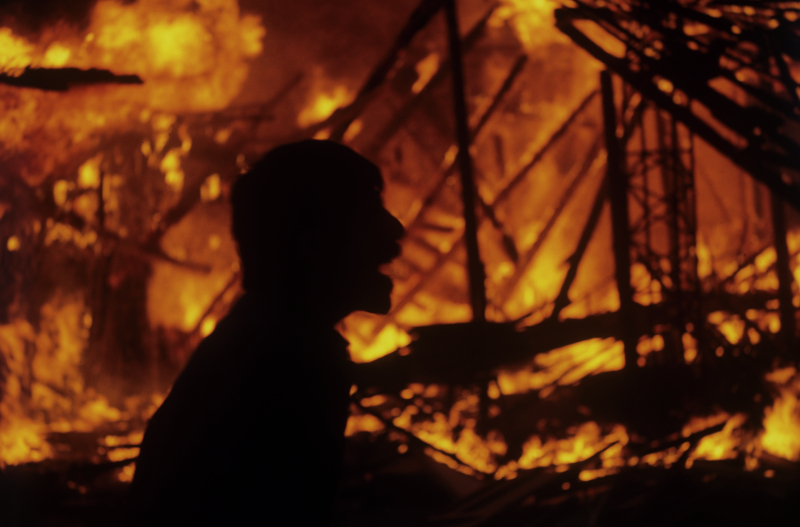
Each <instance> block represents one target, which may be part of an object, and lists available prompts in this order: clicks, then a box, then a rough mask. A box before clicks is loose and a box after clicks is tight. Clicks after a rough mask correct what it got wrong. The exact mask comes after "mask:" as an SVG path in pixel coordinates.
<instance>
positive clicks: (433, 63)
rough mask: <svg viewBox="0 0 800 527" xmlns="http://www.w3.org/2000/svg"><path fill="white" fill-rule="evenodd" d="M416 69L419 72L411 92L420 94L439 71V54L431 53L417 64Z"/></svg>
mask: <svg viewBox="0 0 800 527" xmlns="http://www.w3.org/2000/svg"><path fill="white" fill-rule="evenodd" d="M415 69H416V70H417V80H416V81H415V82H414V85H413V86H411V92H412V93H419V92H421V91H422V89H423V88H424V87H425V86H426V85H427V84H428V82H430V80H431V79H432V78H433V76H434V75H435V74H436V72H437V71H438V70H439V54H438V53H430V54H429V55H428V56H427V57H425V58H424V59H422V60H421V61H419V62H418V63H417V65H416V68H415Z"/></svg>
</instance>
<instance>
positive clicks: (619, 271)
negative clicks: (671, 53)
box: [600, 70, 638, 368]
mask: <svg viewBox="0 0 800 527" xmlns="http://www.w3.org/2000/svg"><path fill="white" fill-rule="evenodd" d="M600 84H601V86H602V90H603V123H604V128H605V141H606V153H607V159H606V168H607V173H606V174H607V175H606V177H607V181H608V186H609V192H608V193H609V198H610V201H611V224H612V232H613V240H612V241H613V247H614V276H615V278H616V280H617V290H618V291H619V306H620V307H619V312H620V319H621V320H620V323H621V333H622V342H623V343H624V345H625V367H626V368H634V367H635V366H636V361H637V359H638V357H637V353H636V338H635V336H634V333H633V328H632V326H631V315H632V313H633V288H632V287H631V253H630V246H631V244H630V227H629V219H628V218H629V215H628V178H627V177H626V175H625V172H624V170H625V169H624V167H623V163H624V161H623V159H622V152H623V151H624V149H623V147H622V146H621V145H620V144H619V140H618V138H617V111H616V108H615V106H614V87H613V84H612V79H611V74H610V73H609V72H608V71H607V70H606V71H603V72H601V73H600Z"/></svg>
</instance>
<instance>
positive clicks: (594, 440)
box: [495, 421, 628, 481]
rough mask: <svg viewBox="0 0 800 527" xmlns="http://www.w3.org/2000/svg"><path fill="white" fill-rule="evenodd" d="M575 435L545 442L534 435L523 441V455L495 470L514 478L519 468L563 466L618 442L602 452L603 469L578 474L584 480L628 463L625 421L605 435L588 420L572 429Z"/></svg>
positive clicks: (496, 474)
mask: <svg viewBox="0 0 800 527" xmlns="http://www.w3.org/2000/svg"><path fill="white" fill-rule="evenodd" d="M570 433H572V434H573V435H572V436H571V437H567V438H565V439H555V438H550V439H548V440H547V441H546V442H544V443H543V442H542V439H541V438H540V437H539V436H532V437H531V438H530V439H529V440H528V441H527V442H526V443H525V444H524V445H523V447H522V448H523V452H522V456H521V457H520V458H519V460H517V461H512V462H510V463H508V464H506V465H504V466H503V467H500V468H499V469H498V470H497V472H496V473H495V478H496V479H503V478H507V479H513V478H514V477H515V476H516V472H517V471H518V470H519V469H520V468H522V469H532V468H536V467H548V466H555V467H556V470H563V468H566V465H569V464H572V463H577V462H579V461H583V460H584V459H587V458H590V457H592V456H593V455H595V454H596V453H597V452H599V451H600V450H603V449H604V448H606V447H608V446H609V445H612V444H614V443H616V445H614V446H612V447H611V448H609V449H608V450H606V451H605V452H603V454H601V459H602V469H599V470H592V471H589V470H587V471H582V472H581V474H580V475H579V477H580V479H582V480H583V481H588V480H590V479H594V478H596V477H600V476H603V475H606V474H611V473H613V472H615V471H616V470H618V469H619V468H620V467H622V466H624V465H625V460H624V459H623V457H622V450H623V447H624V446H625V445H627V444H628V433H627V431H626V430H625V427H624V426H622V425H615V426H614V427H613V428H612V430H611V432H610V433H609V434H606V435H603V433H602V431H601V429H600V426H599V425H598V424H597V423H595V422H594V421H589V422H587V423H584V424H582V425H580V426H578V427H575V428H573V429H571V431H570Z"/></svg>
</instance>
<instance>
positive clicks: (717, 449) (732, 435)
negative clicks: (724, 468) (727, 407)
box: [683, 413, 747, 467]
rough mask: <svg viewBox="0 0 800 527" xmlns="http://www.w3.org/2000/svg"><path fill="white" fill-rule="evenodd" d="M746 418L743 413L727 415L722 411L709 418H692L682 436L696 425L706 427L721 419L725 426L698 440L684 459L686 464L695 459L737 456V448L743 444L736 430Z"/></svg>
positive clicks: (741, 437) (686, 434)
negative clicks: (693, 448)
mask: <svg viewBox="0 0 800 527" xmlns="http://www.w3.org/2000/svg"><path fill="white" fill-rule="evenodd" d="M746 420H747V416H746V415H745V414H736V415H734V416H729V415H728V414H726V413H722V414H719V415H716V416H712V417H710V418H706V419H701V418H694V419H693V420H692V421H690V423H689V424H688V425H687V426H686V427H684V429H683V436H684V437H686V436H688V435H689V434H690V433H691V432H689V430H693V429H695V428H697V427H698V426H701V427H702V428H708V427H709V426H714V424H718V423H720V422H722V421H724V422H725V426H724V428H723V429H722V430H720V431H719V432H717V433H716V434H711V435H707V436H705V437H704V438H703V439H701V440H700V442H699V443H698V445H697V448H695V450H694V451H693V452H692V453H691V454H690V455H689V458H688V459H687V461H686V466H687V467H690V466H691V465H692V463H693V462H694V460H695V459H709V460H717V459H730V458H735V457H737V456H738V452H737V450H738V449H739V448H740V447H741V446H742V445H743V444H744V437H743V435H742V434H741V433H739V432H737V430H738V429H739V427H741V426H742V425H743V424H744V423H745V421H746ZM710 423H714V424H710ZM702 428H700V429H702Z"/></svg>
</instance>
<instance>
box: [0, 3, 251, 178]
mask: <svg viewBox="0 0 800 527" xmlns="http://www.w3.org/2000/svg"><path fill="white" fill-rule="evenodd" d="M263 35H264V29H263V28H262V26H261V23H260V20H259V19H258V18H256V17H253V16H250V15H244V16H242V15H240V13H239V8H238V5H237V2H236V0H204V1H200V2H189V1H186V0H173V1H164V0H137V1H135V2H121V1H116V0H101V1H99V2H97V3H96V4H95V6H94V7H93V9H92V11H91V14H90V17H89V22H88V25H87V26H86V28H85V29H83V30H81V31H78V30H75V29H71V30H68V29H65V27H63V26H58V27H57V28H55V29H53V30H52V31H48V30H44V31H42V32H41V34H40V35H39V36H38V37H31V38H27V37H23V36H20V35H19V34H16V33H15V31H14V30H13V28H8V27H3V28H0V50H1V51H0V71H2V72H7V73H11V74H14V73H21V71H22V69H23V68H25V67H27V66H34V67H75V68H80V69H88V68H100V69H108V70H111V71H113V72H114V73H119V74H136V75H139V77H140V78H141V79H142V80H143V81H144V84H143V85H141V86H92V87H88V88H73V89H71V90H69V91H68V92H66V93H52V92H43V91H40V90H20V89H17V88H12V87H5V86H3V87H0V108H2V111H3V114H4V119H3V120H0V143H2V144H3V145H4V148H5V149H6V151H10V152H27V151H36V152H39V153H40V154H41V155H40V156H39V157H38V158H37V159H32V160H30V162H29V163H28V166H26V173H25V174H23V175H24V176H25V177H27V178H28V179H29V181H31V182H32V183H34V184H35V183H38V182H39V181H40V180H41V178H42V177H44V176H45V175H46V174H48V173H50V172H51V171H52V170H53V169H54V167H56V166H58V165H59V164H62V163H64V162H66V161H68V160H69V158H70V157H71V155H72V152H73V151H74V149H75V147H74V145H81V146H82V147H87V146H90V145H92V144H96V142H97V137H98V132H100V131H103V130H109V129H115V128H119V127H123V126H125V125H127V124H131V123H133V122H136V121H137V120H139V118H140V117H141V116H145V117H147V116H149V115H151V113H152V111H157V112H166V113H177V112H192V111H211V110H219V109H222V108H224V107H226V106H227V105H228V104H229V103H230V101H231V100H232V99H233V98H234V97H235V96H236V95H237V94H238V93H239V90H240V89H241V86H242V84H243V83H244V80H245V78H246V76H247V73H248V61H249V60H250V59H252V58H253V57H255V56H256V55H258V54H259V53H260V52H261V39H262V37H263ZM54 39H55V40H54ZM143 121H144V122H146V121H147V118H145V119H143ZM41 144H48V145H49V147H48V148H47V149H42V148H40V145H41ZM173 176H174V175H173ZM173 179H174V178H173Z"/></svg>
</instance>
